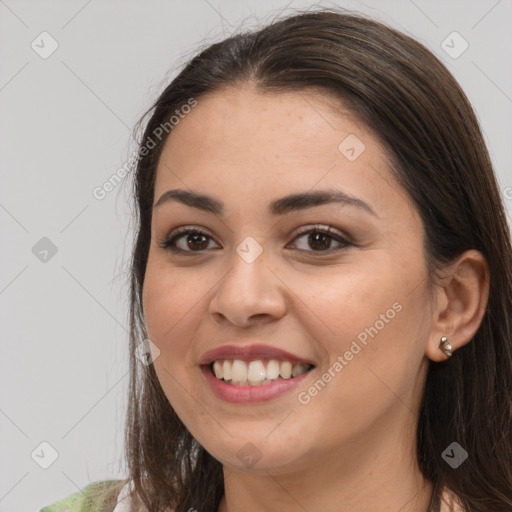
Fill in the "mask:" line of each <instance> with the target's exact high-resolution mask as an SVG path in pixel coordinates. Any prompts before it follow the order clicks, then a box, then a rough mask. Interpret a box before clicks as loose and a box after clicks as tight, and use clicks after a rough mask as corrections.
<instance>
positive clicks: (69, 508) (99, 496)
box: [39, 480, 127, 512]
mask: <svg viewBox="0 0 512 512" xmlns="http://www.w3.org/2000/svg"><path fill="white" fill-rule="evenodd" d="M126 483H127V480H101V481H97V482H93V483H91V484H89V485H87V486H86V487H84V488H83V489H81V490H80V491H78V492H75V493H73V494H70V495H69V496H66V497H65V498H63V499H61V500H59V501H57V502H55V503H52V504H51V505H48V506H46V507H44V508H42V509H41V510H40V511H39V512H113V511H114V509H115V508H116V504H117V499H118V496H119V493H120V492H121V490H122V489H123V487H124V486H125V484H126Z"/></svg>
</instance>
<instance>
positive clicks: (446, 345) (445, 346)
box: [439, 336, 453, 357]
mask: <svg viewBox="0 0 512 512" xmlns="http://www.w3.org/2000/svg"><path fill="white" fill-rule="evenodd" d="M439 348H440V349H441V350H442V351H443V352H444V353H445V354H446V355H447V356H448V357H452V355H453V347H452V345H451V343H450V342H449V341H448V338H447V337H446V336H443V337H442V338H441V343H440V344H439Z"/></svg>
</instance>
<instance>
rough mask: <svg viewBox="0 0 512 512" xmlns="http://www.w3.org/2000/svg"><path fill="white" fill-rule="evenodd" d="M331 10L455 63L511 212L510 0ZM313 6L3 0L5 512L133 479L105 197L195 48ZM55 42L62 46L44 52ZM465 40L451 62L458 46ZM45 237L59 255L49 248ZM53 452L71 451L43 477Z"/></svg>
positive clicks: (122, 262) (118, 284) (124, 235)
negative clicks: (126, 457)
mask: <svg viewBox="0 0 512 512" xmlns="http://www.w3.org/2000/svg"><path fill="white" fill-rule="evenodd" d="M322 4H323V5H327V6H328V5H330V4H329V3H322ZM336 4H337V5H343V6H345V7H348V8H353V9H356V10H359V11H361V12H367V13H371V14H372V15H373V16H374V17H376V18H378V19H381V20H384V21H386V22H388V23H389V24H391V25H393V26H396V27H397V28H399V29H402V30H403V31H405V32H407V33H409V34H410V35H412V36H413V37H415V38H417V39H418V40H420V41H421V42H423V43H424V44H425V45H426V46H427V47H428V48H430V49H431V50H432V51H433V52H434V53H435V54H437V55H438V56H439V57H440V58H441V59H442V60H443V61H444V62H445V63H446V65H447V66H448V68H449V69H450V70H451V71H452V73H453V74H454V75H455V77H456V78H457V79H458V80H459V82H460V84H461V85H462V87H463V89H464V90H465V92H466V93H467V95H468V97H469V99H470V101H471V102H472V104H473V106H474V107H475V109H476V111H477V114H478V116H479V119H480V121H481V124H482V128H483V130H484V132H485V136H486V140H487V142H488V145H489V148H490V151H491V154H492V158H493V161H494V164H495V168H496V171H497V173H498V178H499V180H500V186H501V189H502V192H503V194H504V197H505V198H506V202H507V208H508V211H509V212H511V211H512V170H511V169H512V168H511V161H512V150H511V141H512V72H511V62H512V44H511V43H512V36H511V31H510V20H511V19H512V2H511V1H510V0H501V1H496V0H489V1H486V0H480V1H463V0H460V1H453V0H452V1H446V0H442V1H420V0H415V1H412V0H402V1H398V0H396V1H392V0H386V1H378V0H375V1H366V2H353V1H352V2H349V1H347V2H336ZM310 5H313V3H312V2H300V1H292V2H290V1H282V2H281V1H268V0H258V1H255V2H249V1H236V0H230V1H228V0H224V1H218V0H191V1H187V2H178V1H165V2H164V1H154V0H153V1H145V2H143V1H126V0H124V1H119V0H117V1H116V0H89V1H87V0H80V1H70V0H67V1H44V2H43V1H40V2H37V1H33V2H29V1H15V0H0V41H1V45H0V62H1V65H0V130H1V137H0V155H1V160H0V162H1V172H2V181H1V183H2V186H1V188H0V226H1V230H2V231H1V233H2V251H1V258H2V260H1V274H0V315H1V316H0V322H1V326H2V336H1V358H0V375H1V385H0V432H1V447H0V461H1V462H0V511H2V512H6V511H11V512H19V511H26V510H34V511H35V510H38V508H39V507H42V506H43V505H46V504H49V503H51V502H52V501H54V500H57V499H59V498H62V497H64V496H66V495H68V494H70V493H72V492H76V491H77V490H78V489H79V488H81V487H84V486H85V485H87V484H88V483H90V482H92V481H96V480H99V479H108V478H122V477H124V473H123V466H122V448H123V425H124V410H125V395H126V390H127V385H128V374H127V360H128V355H127V339H128V338H127V318H128V317H127V287H126V283H127V279H126V270H127V268H128V267H127V262H128V258H129V249H130V245H131V240H132V235H131V233H130V208H129V203H128V198H129V189H128V188H126V187H124V188H123V187H122V186H118V187H116V189H114V190H113V191H112V192H110V193H108V194H107V195H106V197H105V198H104V199H103V200H98V199H96V198H95V197H94V196H93V190H94V189H95V187H98V186H101V185H102V184H103V183H104V182H105V181H106V180H107V179H109V177H110V176H111V175H112V174H114V173H115V172H116V171H117V170H118V169H119V168H120V167H121V166H122V165H123V163H124V162H125V161H126V160H127V159H128V158H129V156H130V154H131V152H132V151H133V149H134V146H133V142H132V138H131V131H132V129H133V126H134V124H135V122H136V121H137V119H138V118H139V116H140V115H141V114H142V113H143V111H144V110H145V108H146V107H148V106H149V105H150V104H151V101H152V100H153V99H155V98H156V96H157V95H158V93H159V92H160V91H161V90H162V89H163V87H164V85H165V84H166V83H167V81H168V80H169V78H170V77H171V76H173V74H174V73H175V72H176V71H177V70H178V69H179V67H180V66H181V65H182V64H183V63H184V62H185V61H186V60H187V58H188V57H190V56H191V55H192V54H193V53H194V52H195V50H196V49H197V48H198V47H199V46H204V45H205V44H206V43H210V42H212V41H214V40H219V39H220V38H222V37H225V36H228V35H230V34H231V33H232V32H234V31H236V30H237V29H239V28H240V27H241V26H244V27H252V26H255V25H256V24H258V23H259V22H264V21H265V20H266V19H269V17H271V16H273V15H276V14H278V13H279V12H280V11H282V10H283V8H285V7H286V8H287V9H294V8H300V7H305V6H310ZM44 31H46V32H48V33H49V34H50V35H51V37H52V38H53V39H54V40H55V41H57V43H58V45H59V46H58V48H57V50H56V51H55V52H54V53H53V54H52V55H50V56H49V57H47V58H42V57H41V56H40V53H41V52H43V51H44V52H47V51H49V49H51V44H52V43H51V40H50V39H48V36H40V34H41V33H42V32H44ZM453 31H457V32H459V33H460V35H461V36H462V37H463V38H464V39H465V40H466V41H467V42H468V44H469V47H468V49H467V50H466V51H465V52H464V53H462V55H460V56H459V57H458V58H453V57H452V56H450V55H449V54H448V53H446V52H445V50H444V49H443V48H442V46H441V44H442V42H443V41H444V40H445V39H446V38H447V36H448V35H449V34H451V33H452V32H453ZM33 41H34V45H35V46H36V48H38V52H40V53H37V52H36V51H35V49H33V48H32V47H31V44H32V42H33ZM448 41H450V39H448ZM453 41H454V42H453V43H449V44H451V46H453V47H454V49H452V53H453V52H454V51H459V50H460V49H461V48H462V47H461V44H463V42H462V41H461V40H453ZM43 237H47V238H48V239H49V240H51V243H52V244H54V246H55V247H56V248H57V252H56V254H54V255H52V252H51V251H50V252H48V254H45V253H44V252H40V251H43V250H44V249H45V247H46V248H48V247H47V246H45V244H48V242H47V241H43V242H40V240H41V238H43ZM38 243H39V245H36V244H38ZM41 244H42V245H41ZM34 246H36V249H34V250H33V247H34ZM34 252H35V253H36V254H34ZM41 258H43V259H44V258H46V261H41ZM43 441H46V442H48V443H50V445H52V446H53V447H54V449H55V450H56V451H57V453H58V458H57V459H56V460H55V461H54V462H53V463H52V464H51V465H50V466H49V467H48V468H47V469H43V468H41V467H40V465H39V464H45V463H46V464H48V463H49V462H51V450H49V449H48V448H47V447H46V446H45V445H43V446H42V447H41V446H40V443H41V442H43ZM34 450H36V451H35V452H34ZM33 452H34V455H33V457H34V458H32V456H31V454H32V453H33Z"/></svg>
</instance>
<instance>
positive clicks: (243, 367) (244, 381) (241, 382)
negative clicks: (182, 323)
mask: <svg viewBox="0 0 512 512" xmlns="http://www.w3.org/2000/svg"><path fill="white" fill-rule="evenodd" d="M208 366H209V368H210V371H211V373H212V374H213V375H214V376H215V377H216V378H217V379H219V380H222V381H223V382H226V383H227V384H231V385H233V386H261V385H268V384H271V383H272V382H274V381H278V380H290V379H293V378H295V377H298V376H299V375H302V374H303V373H306V372H309V371H311V370H312V369H313V368H314V365H312V364H305V363H296V364H292V363H291V362H290V361H280V360H277V359H270V360H263V359H256V360H252V361H244V360H241V359H219V360H216V361H213V362H212V363H210V364H209V365H208Z"/></svg>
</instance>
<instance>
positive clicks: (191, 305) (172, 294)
mask: <svg viewBox="0 0 512 512" xmlns="http://www.w3.org/2000/svg"><path fill="white" fill-rule="evenodd" d="M195 280H197V277H196V278H195ZM195 280H194V278H182V277H181V273H180V271H179V270H178V271H171V270H169V268H165V266H163V265H158V264H157V263H156V262H152V261H151V259H149V260H148V266H147V271H146V276H145V279H144V290H143V308H144V317H145V320H146V327H147V331H148V336H149V338H150V339H151V341H153V343H155V344H156V345H157V346H158V347H159V349H160V351H161V356H162V357H161V358H159V359H162V360H163V361H165V362H166V363H165V364H169V365H170V367H175V366H178V365H177V362H178V360H180V361H181V366H183V362H184V361H183V359H184V358H185V355H186V353H187V348H188V347H189V346H190V341H189V340H190V337H192V335H193V330H192V327H191V326H190V323H191V321H192V320H193V318H194V315H195V314H196V312H197V311H198V308H200V307H201V296H202V295H203V294H204V291H203V290H201V289H199V287H197V286H194V284H195ZM189 330H190V331H191V333H190V334H189V336H187V331H189ZM171 352H172V355H173V357H172V358H170V357H169V354H170V353H171ZM159 364H160V365H161V364H162V362H161V361H160V363H159Z"/></svg>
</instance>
